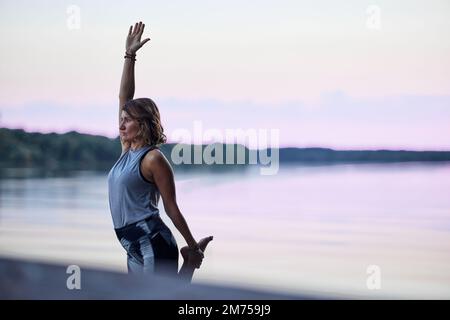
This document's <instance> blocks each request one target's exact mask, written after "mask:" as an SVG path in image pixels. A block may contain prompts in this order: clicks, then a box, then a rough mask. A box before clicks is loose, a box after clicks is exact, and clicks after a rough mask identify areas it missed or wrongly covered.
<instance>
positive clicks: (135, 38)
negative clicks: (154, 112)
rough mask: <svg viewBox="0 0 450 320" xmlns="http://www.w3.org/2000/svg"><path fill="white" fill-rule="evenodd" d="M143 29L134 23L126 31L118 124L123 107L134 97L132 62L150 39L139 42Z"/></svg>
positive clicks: (143, 25) (140, 23)
mask: <svg viewBox="0 0 450 320" xmlns="http://www.w3.org/2000/svg"><path fill="white" fill-rule="evenodd" d="M144 27H145V24H143V23H142V22H139V23H137V22H136V24H135V25H134V28H133V26H130V29H129V30H128V35H127V40H126V43H125V61H124V64H123V71H122V78H121V81H120V91H119V123H120V113H121V111H122V107H123V105H124V104H125V103H126V102H127V101H128V100H131V99H133V97H134V62H135V61H136V60H135V56H136V52H137V51H138V50H139V49H140V48H141V47H142V46H143V45H144V44H145V43H147V41H149V40H150V38H147V39H144V40H142V41H141V37H142V33H143V32H144Z"/></svg>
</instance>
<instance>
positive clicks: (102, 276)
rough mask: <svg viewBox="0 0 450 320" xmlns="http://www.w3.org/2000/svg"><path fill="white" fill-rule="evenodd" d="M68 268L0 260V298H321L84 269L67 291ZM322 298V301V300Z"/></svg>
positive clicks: (22, 261) (14, 260)
mask: <svg viewBox="0 0 450 320" xmlns="http://www.w3.org/2000/svg"><path fill="white" fill-rule="evenodd" d="M66 271H67V266H62V265H55V264H47V263H40V262H31V261H24V260H16V259H6V258H0V299H41V300H48V299H64V300H67V299H101V300H103V299H133V300H138V299H139V300H141V299H146V300H158V299H159V300H231V299H233V300H242V299H248V300H280V299H283V300H284V299H286V300H291V299H318V298H319V297H311V296H300V295H299V296H295V295H288V294H286V295H285V294H281V293H271V292H265V291H256V290H247V289H244V288H236V287H227V286H217V285H206V284H186V283H184V282H182V281H180V280H178V279H174V278H169V277H162V276H146V277H143V276H139V277H138V276H130V275H127V274H123V273H118V272H110V271H101V270H94V269H87V268H82V269H81V277H80V279H81V281H80V285H81V289H72V290H69V289H68V288H67V279H68V278H69V277H70V276H71V274H68V273H66ZM319 299H321V298H319Z"/></svg>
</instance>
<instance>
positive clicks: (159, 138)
mask: <svg viewBox="0 0 450 320" xmlns="http://www.w3.org/2000/svg"><path fill="white" fill-rule="evenodd" d="M122 110H123V111H125V112H126V113H128V115H129V116H130V117H131V118H132V119H134V120H136V121H137V122H138V123H139V131H138V133H137V136H136V138H137V139H142V140H143V141H144V143H145V144H150V145H160V144H162V143H165V142H166V140H167V138H166V135H165V134H164V128H163V127H162V125H161V118H160V116H159V110H158V107H157V106H156V103H155V102H154V101H153V100H152V99H149V98H139V99H134V100H129V101H127V102H126V103H125V105H124V106H123V108H122Z"/></svg>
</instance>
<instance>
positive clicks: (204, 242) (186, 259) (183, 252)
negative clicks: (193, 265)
mask: <svg viewBox="0 0 450 320" xmlns="http://www.w3.org/2000/svg"><path fill="white" fill-rule="evenodd" d="M212 240H213V236H209V237H206V238H203V239H201V240H200V241H199V242H198V247H199V248H200V250H202V251H203V252H205V249H206V247H207V246H208V244H209V242H210V241H212ZM180 252H181V255H182V256H183V259H184V263H187V264H188V265H189V256H190V255H191V254H192V251H191V249H189V247H188V246H184V247H183V248H181V249H180Z"/></svg>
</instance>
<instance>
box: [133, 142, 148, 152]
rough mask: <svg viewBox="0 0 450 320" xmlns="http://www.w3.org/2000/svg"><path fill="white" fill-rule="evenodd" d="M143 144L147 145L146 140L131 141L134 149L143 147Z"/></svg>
mask: <svg viewBox="0 0 450 320" xmlns="http://www.w3.org/2000/svg"><path fill="white" fill-rule="evenodd" d="M143 146H145V143H144V142H142V141H133V142H131V145H130V149H131V150H133V151H134V150H137V149H139V148H142V147H143Z"/></svg>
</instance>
